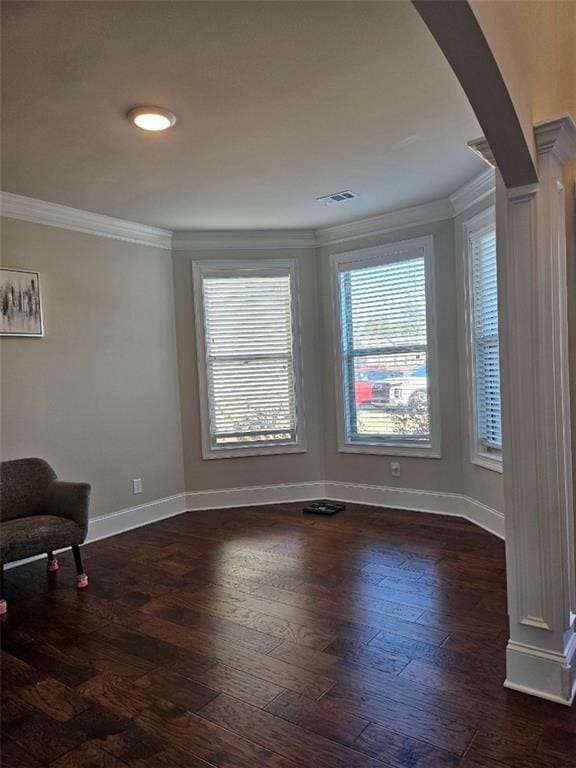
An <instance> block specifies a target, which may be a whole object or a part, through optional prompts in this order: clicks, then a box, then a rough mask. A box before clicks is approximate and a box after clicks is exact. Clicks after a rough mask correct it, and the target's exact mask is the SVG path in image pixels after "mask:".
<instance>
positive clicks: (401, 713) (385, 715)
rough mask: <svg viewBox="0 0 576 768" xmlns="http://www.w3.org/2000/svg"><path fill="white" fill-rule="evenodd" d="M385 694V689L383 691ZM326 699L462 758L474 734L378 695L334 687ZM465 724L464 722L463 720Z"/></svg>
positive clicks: (453, 722) (440, 717)
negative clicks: (416, 735)
mask: <svg viewBox="0 0 576 768" xmlns="http://www.w3.org/2000/svg"><path fill="white" fill-rule="evenodd" d="M384 692H386V689H384ZM328 698H329V699H330V700H331V701H333V702H335V703H337V704H338V705H339V706H340V707H342V708H343V709H345V710H347V711H349V712H350V713H352V714H354V715H356V716H357V717H362V718H365V719H367V720H371V721H373V722H376V723H379V724H380V725H383V726H384V727H386V728H390V729H391V730H393V731H396V732H398V733H402V734H404V735H405V736H414V735H415V734H418V737H419V738H421V739H422V740H423V741H426V742H428V743H430V744H433V745H434V746H436V747H439V748H440V749H445V750H447V751H453V752H455V753H457V754H459V755H462V754H463V753H464V751H465V749H466V747H467V746H468V745H469V744H470V742H471V741H472V738H473V737H474V734H475V729H474V727H472V726H470V725H467V724H466V723H465V721H464V722H461V721H458V720H455V719H453V718H451V717H448V716H447V715H442V714H436V713H435V712H432V711H430V709H428V711H426V710H425V709H423V708H422V709H418V708H415V707H414V708H413V707H410V706H408V705H407V704H401V703H399V702H398V701H392V699H390V698H386V697H385V696H381V695H379V694H378V693H375V692H374V693H373V692H367V691H363V692H362V693H355V692H354V691H352V690H346V689H345V688H344V687H343V686H341V685H340V684H338V685H337V686H335V687H334V688H333V689H332V690H331V691H330V692H329V694H328ZM464 720H465V718H464Z"/></svg>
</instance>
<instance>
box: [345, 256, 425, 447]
mask: <svg viewBox="0 0 576 768" xmlns="http://www.w3.org/2000/svg"><path fill="white" fill-rule="evenodd" d="M421 250H422V249H419V250H417V251H416V253H417V254H418V255H417V256H412V257H408V258H407V257H406V255H399V256H398V257H388V258H385V259H380V263H375V264H373V265H365V264H362V263H360V264H354V262H352V263H350V264H349V265H348V264H345V263H344V264H342V265H341V266H340V272H339V290H340V311H341V329H342V368H343V389H344V406H345V439H346V442H348V443H373V444H378V443H380V444H384V445H387V444H388V445H390V444H392V445H396V444H413V445H420V446H426V445H429V443H430V415H429V387H428V365H427V354H428V330H427V301H426V295H427V291H426V263H425V257H424V256H423V255H421ZM412 253H414V251H412Z"/></svg>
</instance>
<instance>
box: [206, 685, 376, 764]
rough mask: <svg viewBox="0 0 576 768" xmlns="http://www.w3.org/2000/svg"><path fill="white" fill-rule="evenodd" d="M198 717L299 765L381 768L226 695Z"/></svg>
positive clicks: (354, 751) (208, 705) (341, 747)
mask: <svg viewBox="0 0 576 768" xmlns="http://www.w3.org/2000/svg"><path fill="white" fill-rule="evenodd" d="M199 714H200V716H202V717H204V718H206V719H208V720H210V721H211V722H213V723H216V724H218V725H221V726H222V727H224V728H227V729H229V730H231V731H234V732H235V733H238V734H241V733H250V735H251V738H252V739H254V740H255V741H256V742H258V743H259V744H260V745H261V746H262V747H265V748H268V749H274V750H275V751H276V752H279V753H280V754H281V755H283V756H284V757H286V758H289V759H290V760H293V761H294V762H298V761H299V762H300V764H302V763H303V764H304V765H317V766H322V767H323V768H382V765H381V764H380V763H378V762H377V761H376V760H374V759H372V758H370V757H368V756H366V755H362V754H361V753H359V752H357V751H356V750H352V749H350V748H348V747H345V746H343V745H342V744H339V743H337V742H334V741H332V740H330V739H327V738H325V737H324V736H320V735H318V734H315V733H311V732H310V731H307V730H306V729H305V728H301V727H300V726H298V725H294V724H293V723H290V722H288V721H286V720H284V719H283V718H280V717H276V715H273V714H271V713H269V712H263V711H262V710H260V709H257V708H256V707H251V706H249V705H247V704H244V703H242V702H239V701H237V700H236V699H233V698H231V697H229V696H226V695H225V694H221V695H220V696H218V698H217V699H214V701H212V702H210V704H207V705H206V706H205V707H204V708H203V709H201V710H200V712H199Z"/></svg>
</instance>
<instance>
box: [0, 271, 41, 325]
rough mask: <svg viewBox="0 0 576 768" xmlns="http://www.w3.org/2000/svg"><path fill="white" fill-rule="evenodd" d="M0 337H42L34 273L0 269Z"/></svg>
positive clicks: (39, 307)
mask: <svg viewBox="0 0 576 768" xmlns="http://www.w3.org/2000/svg"><path fill="white" fill-rule="evenodd" d="M0 336H29V337H34V338H40V337H42V336H44V324H43V316H42V299H41V293H40V275H39V274H38V272H34V271H32V270H27V269H16V268H10V267H0Z"/></svg>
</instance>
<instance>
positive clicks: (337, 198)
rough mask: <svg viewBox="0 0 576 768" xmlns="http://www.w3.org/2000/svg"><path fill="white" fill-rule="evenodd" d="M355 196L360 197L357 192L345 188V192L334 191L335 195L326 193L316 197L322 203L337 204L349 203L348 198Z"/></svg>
mask: <svg viewBox="0 0 576 768" xmlns="http://www.w3.org/2000/svg"><path fill="white" fill-rule="evenodd" d="M355 197H358V195H357V194H356V192H350V190H349V189H345V190H344V191H343V192H334V194H333V195H324V197H317V198H316V199H317V200H318V202H319V203H322V205H336V204H337V203H347V202H348V200H354V198H355Z"/></svg>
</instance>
